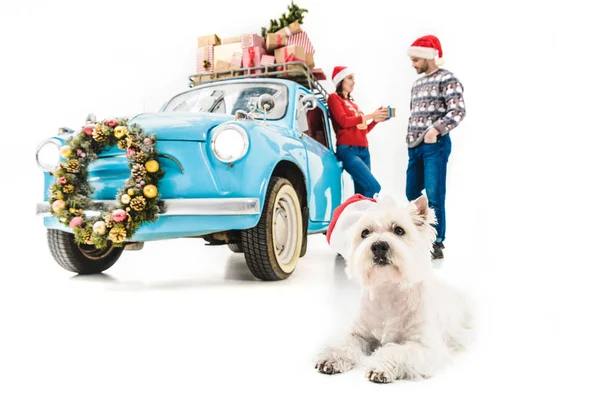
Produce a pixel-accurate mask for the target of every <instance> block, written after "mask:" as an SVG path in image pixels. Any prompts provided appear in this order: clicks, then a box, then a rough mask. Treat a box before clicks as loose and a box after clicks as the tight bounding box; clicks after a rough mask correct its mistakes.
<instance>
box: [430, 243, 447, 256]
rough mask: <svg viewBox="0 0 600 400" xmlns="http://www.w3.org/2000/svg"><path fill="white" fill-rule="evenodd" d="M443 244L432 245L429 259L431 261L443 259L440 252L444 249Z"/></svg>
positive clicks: (442, 253) (442, 254)
mask: <svg viewBox="0 0 600 400" xmlns="http://www.w3.org/2000/svg"><path fill="white" fill-rule="evenodd" d="M444 248H445V247H444V244H443V243H441V242H435V243H434V244H433V251H432V252H431V258H432V259H434V260H435V259H438V258H444V252H443V251H442V249H444Z"/></svg>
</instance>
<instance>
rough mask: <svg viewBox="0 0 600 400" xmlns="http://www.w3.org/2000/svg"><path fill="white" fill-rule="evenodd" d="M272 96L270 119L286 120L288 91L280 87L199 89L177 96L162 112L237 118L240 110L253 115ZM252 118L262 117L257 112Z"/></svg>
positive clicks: (250, 85) (257, 85)
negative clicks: (265, 97) (259, 102)
mask: <svg viewBox="0 0 600 400" xmlns="http://www.w3.org/2000/svg"><path fill="white" fill-rule="evenodd" d="M265 93H267V94H270V95H271V96H273V98H274V99H275V107H274V108H273V110H272V111H270V112H269V114H267V119H280V118H283V116H284V115H285V112H286V108H287V87H286V86H285V85H282V84H278V83H250V82H240V83H227V84H225V83H224V84H221V85H214V86H206V87H199V88H197V89H194V90H190V91H188V92H185V93H182V94H180V95H178V96H175V97H174V98H173V99H172V100H171V101H169V102H168V103H167V104H166V105H165V107H164V108H163V111H164V112H169V111H181V112H209V113H214V114H228V115H234V114H235V112H236V111H237V110H243V111H246V112H251V111H253V110H254V109H255V108H256V104H257V100H258V97H259V96H260V95H262V94H265ZM251 115H252V116H253V117H262V114H260V113H259V112H258V111H254V112H252V113H251Z"/></svg>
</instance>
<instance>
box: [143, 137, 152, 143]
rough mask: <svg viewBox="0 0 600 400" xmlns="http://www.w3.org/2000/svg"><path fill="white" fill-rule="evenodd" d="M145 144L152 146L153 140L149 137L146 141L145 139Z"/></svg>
mask: <svg viewBox="0 0 600 400" xmlns="http://www.w3.org/2000/svg"><path fill="white" fill-rule="evenodd" d="M144 144H147V145H151V144H152V139H150V138H149V137H147V138H146V139H144Z"/></svg>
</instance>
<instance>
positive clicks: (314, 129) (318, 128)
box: [296, 95, 330, 149]
mask: <svg viewBox="0 0 600 400" xmlns="http://www.w3.org/2000/svg"><path fill="white" fill-rule="evenodd" d="M302 97H303V96H302V95H300V96H299V97H298V107H300V108H301V107H302V106H301V104H302ZM296 120H297V124H298V129H300V130H301V131H302V133H304V134H305V135H307V136H310V137H311V138H312V139H314V140H316V141H317V142H319V143H321V144H322V145H323V146H324V147H325V148H327V149H329V148H330V145H329V140H328V138H327V128H326V126H327V125H326V120H325V115H324V113H323V110H322V109H321V108H320V107H318V106H317V107H316V108H315V109H314V110H303V111H301V112H300V113H299V114H298V117H297V119H296Z"/></svg>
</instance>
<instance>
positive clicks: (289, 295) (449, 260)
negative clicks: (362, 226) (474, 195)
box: [0, 221, 599, 399]
mask: <svg viewBox="0 0 600 400" xmlns="http://www.w3.org/2000/svg"><path fill="white" fill-rule="evenodd" d="M32 222H33V221H32ZM456 225H457V226H455V227H454V228H455V229H454V232H453V233H454V235H455V237H459V238H461V239H460V240H455V241H454V242H452V241H448V243H447V245H448V248H447V250H446V259H445V260H443V261H441V262H436V265H435V266H436V270H437V272H438V273H439V274H440V275H441V276H443V277H444V278H445V279H450V280H452V281H453V282H455V283H457V284H459V285H461V286H463V287H464V288H465V290H467V291H469V292H470V294H471V295H472V296H473V297H474V298H475V299H476V301H477V304H478V307H479V314H480V315H479V317H480V321H479V326H478V341H477V343H476V345H475V346H474V347H473V348H472V349H471V350H470V351H469V352H468V353H466V354H465V355H463V356H462V357H460V358H459V359H457V360H456V362H455V364H454V365H452V367H451V368H449V369H448V370H447V371H445V372H444V373H443V374H441V375H438V376H436V377H434V378H432V379H430V380H427V381H420V382H404V381H397V382H395V383H393V384H391V385H376V384H372V383H370V382H368V381H367V380H366V379H365V378H364V371H363V370H361V369H358V370H355V371H351V372H349V373H347V374H344V375H336V376H326V375H321V374H319V373H317V371H316V370H314V369H313V368H314V365H313V363H312V358H313V356H314V354H315V352H316V351H317V350H318V349H319V347H320V346H321V345H322V344H323V343H324V342H325V341H326V340H327V338H329V337H331V336H332V335H335V334H336V333H338V332H340V331H342V330H343V328H344V327H345V326H346V324H347V323H348V322H349V321H350V320H351V318H352V317H353V315H354V312H355V308H356V302H357V300H358V296H359V288H358V287H357V286H356V285H355V284H354V283H353V282H350V281H348V280H347V278H346V276H345V274H344V265H343V261H342V260H341V259H340V258H338V257H336V255H335V254H334V253H333V252H332V251H331V250H330V249H329V247H328V246H327V245H326V242H325V237H324V236H323V235H316V236H311V237H310V243H309V251H308V254H307V255H306V257H305V258H303V259H302V260H301V263H300V265H299V266H298V269H297V270H296V272H295V273H294V274H293V275H292V277H291V278H290V279H288V280H286V281H282V282H278V283H266V282H259V281H255V280H254V279H253V278H252V276H251V275H250V273H249V272H248V271H247V269H246V266H245V264H244V259H243V256H242V255H239V254H233V253H231V252H230V251H229V250H228V249H227V248H226V247H207V246H204V241H203V240H196V239H183V240H174V241H165V242H156V243H147V244H146V246H145V248H144V249H143V250H142V251H139V252H126V253H125V254H124V255H123V257H122V258H121V260H120V261H119V262H118V263H117V264H116V265H115V266H113V267H112V268H111V269H109V270H108V271H106V273H105V274H103V275H101V276H95V277H78V276H73V275H72V274H71V273H69V272H67V271H64V270H62V269H61V268H60V267H59V266H58V265H57V264H55V263H54V261H53V259H52V258H51V256H50V254H49V252H48V250H47V248H46V247H45V237H44V235H45V231H44V229H43V228H41V227H39V229H36V230H34V233H33V234H32V237H31V241H30V243H31V244H32V246H31V248H27V247H25V245H16V246H15V248H13V251H14V250H15V249H16V250H19V249H20V250H21V251H20V254H22V256H21V257H19V258H16V259H14V260H13V261H12V262H10V263H6V262H5V263H4V265H3V268H2V269H3V270H4V272H3V274H4V278H3V279H1V280H0V289H1V292H0V293H1V294H0V295H1V298H2V301H1V304H0V307H2V314H1V315H2V326H3V328H0V337H1V338H2V339H1V341H0V354H1V356H0V357H1V358H0V372H1V374H0V376H1V377H2V378H1V380H2V384H1V385H0V398H2V399H17V398H18V399H21V398H23V399H25V398H27V399H42V398H60V399H96V398H97V399H192V398H193V399H199V398H205V397H204V396H208V398H247V397H241V396H250V395H254V394H256V395H258V396H260V398H265V399H283V398H307V397H312V398H319V399H321V398H331V397H333V396H335V397H336V398H341V397H342V396H347V397H350V398H360V397H365V398H366V397H367V396H368V397H369V398H378V399H379V398H407V399H443V398H448V397H450V398H468V399H484V398H485V399H489V398H507V397H508V396H511V397H513V396H514V398H531V396H533V395H536V396H544V395H550V394H552V395H559V396H561V395H565V396H566V395H567V394H569V396H570V397H569V398H576V399H583V398H598V397H595V396H596V395H597V394H598V389H597V387H596V386H592V385H591V384H592V383H593V382H594V380H593V378H595V377H596V374H597V373H598V372H599V370H598V369H597V363H596V362H595V361H594V355H595V353H593V352H594V351H596V350H597V345H595V343H596V340H597V339H596V338H595V337H594V336H593V335H592V331H591V330H590V329H589V327H586V328H585V329H583V328H580V326H584V325H588V324H587V321H586V320H585V318H584V317H586V318H587V317H588V315H587V314H586V313H584V312H583V307H578V306H577V304H578V303H577V301H578V300H579V295H581V296H580V297H581V299H585V300H587V301H591V297H590V296H594V298H595V299H597V296H596V295H593V294H592V293H593V292H587V293H580V290H579V287H577V286H574V285H575V282H576V281H577V280H578V279H576V278H575V277H572V276H568V274H565V275H564V276H558V275H557V274H555V273H554V272H555V271H556V270H555V269H554V268H553V267H551V265H550V264H547V265H546V267H548V268H549V271H552V272H553V273H551V274H547V276H543V280H542V281H541V282H540V280H539V277H540V276H542V275H540V273H539V272H540V270H543V268H541V269H540V268H539V267H540V266H535V265H532V267H531V268H528V269H523V270H522V279H521V280H518V279H516V278H515V276H514V273H515V272H516V271H517V270H518V269H521V268H523V266H524V265H523V264H519V263H517V262H515V263H513V264H510V263H506V264H504V261H503V259H502V254H506V253H503V252H501V251H497V250H498V249H497V248H496V249H494V248H490V247H486V246H485V243H487V241H486V240H485V238H482V237H478V236H476V235H474V234H470V233H469V232H470V230H469V229H470V228H469V225H468V224H464V225H462V226H463V227H465V228H463V230H462V231H461V228H459V227H460V225H458V224H456ZM495 243H496V244H497V245H498V246H499V247H502V246H503V244H501V243H500V242H498V241H496V242H495ZM18 246H21V247H20V248H19V247H18ZM492 247H493V246H492ZM492 251H493V252H492ZM499 256H500V257H499ZM27 263H29V266H27ZM542 267H543V266H542ZM565 280H572V282H573V283H572V284H569V285H566V286H565V285H564V281H565ZM579 281H585V280H579ZM581 284H582V285H584V284H585V282H581ZM561 285H562V286H561ZM593 285H594V284H591V285H590V287H593ZM582 291H583V290H582ZM567 300H568V301H567ZM592 304H596V305H597V304H598V303H597V302H595V303H592ZM592 315H597V313H596V314H592ZM586 340H590V341H586ZM596 359H597V357H596ZM594 369H595V370H594ZM594 371H595V372H594ZM586 387H592V388H593V389H592V391H590V389H587V388H586ZM594 391H595V392H594ZM3 393H4V394H3ZM230 395H231V396H234V397H229V396H230ZM539 398H542V397H539Z"/></svg>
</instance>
